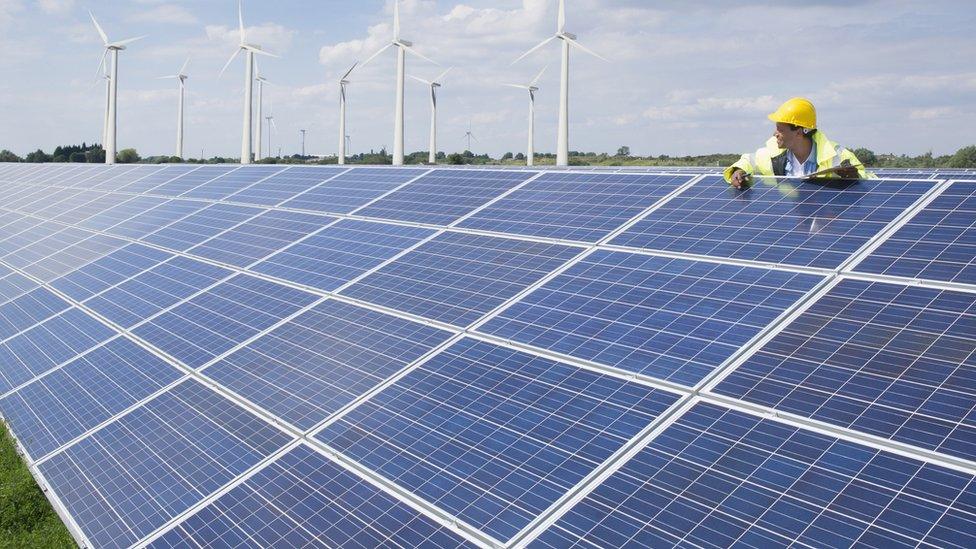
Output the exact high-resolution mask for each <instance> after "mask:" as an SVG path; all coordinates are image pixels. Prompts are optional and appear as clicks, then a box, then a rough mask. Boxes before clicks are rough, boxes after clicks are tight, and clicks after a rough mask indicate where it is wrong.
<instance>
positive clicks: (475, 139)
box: [471, 134, 479, 143]
mask: <svg viewBox="0 0 976 549" xmlns="http://www.w3.org/2000/svg"><path fill="white" fill-rule="evenodd" d="M471 139H474V142H475V143H479V141H478V138H477V137H475V136H474V134H471Z"/></svg>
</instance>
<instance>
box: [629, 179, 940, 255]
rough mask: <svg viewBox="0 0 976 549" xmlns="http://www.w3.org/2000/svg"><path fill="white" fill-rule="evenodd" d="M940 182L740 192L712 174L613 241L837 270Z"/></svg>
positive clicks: (763, 185) (778, 185)
mask: <svg viewBox="0 0 976 549" xmlns="http://www.w3.org/2000/svg"><path fill="white" fill-rule="evenodd" d="M934 184H935V183H932V182H924V181H914V182H912V181H883V180H862V181H859V182H841V183H837V182H830V183H827V182H823V183H821V182H807V183H804V182H798V181H790V180H778V181H774V182H773V184H770V183H769V182H767V181H764V180H761V179H760V180H758V181H756V183H755V184H754V185H753V187H752V188H751V189H748V190H745V191H738V190H735V189H733V188H732V187H730V186H729V185H728V184H727V183H725V181H724V180H723V179H722V178H721V177H720V176H716V177H707V178H705V179H703V180H702V181H700V182H698V183H696V184H695V185H694V186H693V187H691V188H690V189H688V190H686V191H684V192H683V193H681V195H679V196H677V197H675V198H673V199H672V200H670V201H668V203H667V204H665V205H664V206H663V207H661V208H659V209H657V210H655V211H654V212H652V213H651V214H649V215H648V216H647V217H645V218H644V219H642V220H641V221H640V222H639V223H637V224H636V225H634V226H633V227H632V228H630V229H628V230H627V231H625V232H624V233H622V234H621V235H620V236H617V237H616V238H614V239H613V240H612V241H611V244H617V245H621V246H633V247H638V248H647V249H654V250H666V251H672V252H684V253H694V254H702V255H710V256H716V257H728V258H735V259H749V260H756V261H762V262H767V263H784V264H790V265H800V266H808V267H822V268H836V267H838V266H840V265H841V264H842V263H843V262H844V261H846V260H847V259H849V258H850V257H851V256H852V255H853V253H854V252H856V251H857V250H859V249H860V248H861V247H862V246H863V245H864V244H866V243H867V242H868V241H869V240H870V239H871V238H872V237H874V236H875V235H877V234H878V233H879V232H880V231H881V230H882V229H883V228H884V227H885V226H886V225H887V224H888V223H889V222H891V221H892V220H894V219H895V218H896V217H898V216H899V215H900V214H901V213H903V212H904V211H905V210H906V209H908V208H909V207H910V206H911V205H912V204H914V203H915V202H916V201H917V200H918V199H919V198H920V197H921V196H922V195H923V194H925V193H926V192H928V191H929V190H930V189H932V188H933V186H934Z"/></svg>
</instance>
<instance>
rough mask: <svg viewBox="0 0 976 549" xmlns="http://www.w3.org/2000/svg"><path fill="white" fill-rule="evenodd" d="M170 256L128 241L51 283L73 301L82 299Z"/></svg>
mask: <svg viewBox="0 0 976 549" xmlns="http://www.w3.org/2000/svg"><path fill="white" fill-rule="evenodd" d="M172 257H173V255H172V254H169V253H167V252H163V251H160V250H157V249H155V248H150V247H148V246H143V245H141V244H129V245H128V246H125V247H123V248H122V249H120V250H118V251H115V252H113V253H111V254H108V255H106V256H105V257H102V258H100V259H97V260H95V261H93V262H91V263H89V264H87V265H84V266H82V267H80V268H78V269H77V270H75V271H72V272H71V273H68V274H66V275H64V276H62V277H61V278H58V279H57V280H54V281H53V282H51V286H52V287H54V288H55V289H57V290H59V291H61V292H62V293H64V294H65V295H67V296H68V297H70V298H72V299H74V300H76V301H84V300H86V299H88V298H89V297H91V296H93V295H95V294H98V293H101V292H103V291H105V290H107V289H108V288H111V287H112V286H115V285H116V284H119V283H120V282H123V281H125V280H126V279H129V278H131V277H133V276H136V275H137V274H139V273H141V272H143V271H146V270H149V269H151V268H153V267H155V266H156V265H159V264H160V263H162V262H164V261H166V260H168V259H170V258H172Z"/></svg>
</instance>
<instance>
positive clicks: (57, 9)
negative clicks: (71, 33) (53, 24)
mask: <svg viewBox="0 0 976 549" xmlns="http://www.w3.org/2000/svg"><path fill="white" fill-rule="evenodd" d="M37 4H38V5H39V6H40V7H41V10H42V11H43V12H44V13H48V14H64V13H68V12H69V11H71V9H72V8H74V7H75V0H38V2H37Z"/></svg>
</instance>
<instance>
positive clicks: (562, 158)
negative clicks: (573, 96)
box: [512, 0, 607, 166]
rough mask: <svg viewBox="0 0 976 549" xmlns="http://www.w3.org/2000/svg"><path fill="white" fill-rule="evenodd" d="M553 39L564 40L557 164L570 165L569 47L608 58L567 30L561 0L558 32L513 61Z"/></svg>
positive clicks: (564, 0) (560, 0)
mask: <svg viewBox="0 0 976 549" xmlns="http://www.w3.org/2000/svg"><path fill="white" fill-rule="evenodd" d="M553 40H562V43H563V44H562V46H563V50H562V70H561V76H560V79H559V132H558V136H557V139H556V165H557V166H568V165H569V47H570V46H573V47H575V48H578V49H580V50H582V51H584V52H586V53H588V54H590V55H592V56H594V57H597V58H600V59H603V60H604V61H606V60H607V59H606V58H605V57H603V56H600V55H598V54H596V53H594V52H593V51H591V50H589V49H587V48H585V47H583V45H582V44H580V43H579V42H577V41H576V35H575V34H572V33H568V32H566V0H559V15H558V17H557V19H556V34H554V35H553V36H550V37H549V38H547V39H545V40H543V41H542V42H541V43H539V45H537V46H536V47H534V48H532V49H530V50H529V51H527V52H525V53H523V54H522V55H521V56H520V57H519V58H518V59H516V60H515V61H513V62H512V64H513V65H514V64H515V63H518V62H519V61H521V60H522V59H524V58H525V57H526V56H528V55H529V54H531V53H532V52H534V51H536V50H538V49H539V48H541V47H542V46H545V45H546V44H548V43H549V42H552V41H553Z"/></svg>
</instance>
